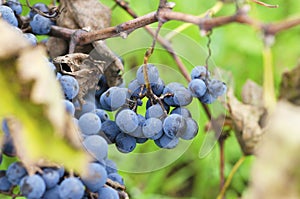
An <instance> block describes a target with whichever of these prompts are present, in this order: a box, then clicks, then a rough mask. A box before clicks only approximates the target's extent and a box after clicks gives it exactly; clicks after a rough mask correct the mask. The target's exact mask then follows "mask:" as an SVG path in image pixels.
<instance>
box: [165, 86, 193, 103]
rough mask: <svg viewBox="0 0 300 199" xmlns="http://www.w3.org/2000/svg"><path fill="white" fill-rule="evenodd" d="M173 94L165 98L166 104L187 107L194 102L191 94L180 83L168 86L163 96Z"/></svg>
mask: <svg viewBox="0 0 300 199" xmlns="http://www.w3.org/2000/svg"><path fill="white" fill-rule="evenodd" d="M167 93H169V94H173V96H168V97H165V98H164V102H165V103H166V104H168V105H169V106H186V105H188V104H190V103H191V102H192V95H191V93H190V92H189V91H188V90H187V89H186V88H185V87H184V86H183V85H182V84H180V83H177V82H172V83H170V84H168V85H167V86H166V87H165V88H164V91H163V94H167Z"/></svg>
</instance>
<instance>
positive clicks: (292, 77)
mask: <svg viewBox="0 0 300 199" xmlns="http://www.w3.org/2000/svg"><path fill="white" fill-rule="evenodd" d="M279 98H280V99H286V100H288V101H290V102H291V103H294V104H295V105H298V106H299V105H300V64H299V65H298V66H297V67H296V68H294V69H293V70H291V71H287V72H285V73H283V75H282V82H281V85H280V97H279Z"/></svg>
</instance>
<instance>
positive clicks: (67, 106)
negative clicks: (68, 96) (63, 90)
mask: <svg viewBox="0 0 300 199" xmlns="http://www.w3.org/2000/svg"><path fill="white" fill-rule="evenodd" d="M63 103H64V105H65V109H66V111H67V112H68V113H69V114H70V115H72V116H74V114H75V107H74V104H73V103H72V102H70V101H69V100H63Z"/></svg>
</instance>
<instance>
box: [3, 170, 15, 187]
mask: <svg viewBox="0 0 300 199" xmlns="http://www.w3.org/2000/svg"><path fill="white" fill-rule="evenodd" d="M11 187H12V184H11V183H10V182H9V180H8V178H7V176H6V171H3V170H1V171H0V191H9V190H10V188H11Z"/></svg>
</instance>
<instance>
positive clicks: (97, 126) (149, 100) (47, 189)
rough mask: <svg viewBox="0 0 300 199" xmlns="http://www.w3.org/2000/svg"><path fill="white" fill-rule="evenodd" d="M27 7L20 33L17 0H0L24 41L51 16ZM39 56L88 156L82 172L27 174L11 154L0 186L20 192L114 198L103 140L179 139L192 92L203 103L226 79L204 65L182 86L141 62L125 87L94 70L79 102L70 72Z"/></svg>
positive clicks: (10, 151)
mask: <svg viewBox="0 0 300 199" xmlns="http://www.w3.org/2000/svg"><path fill="white" fill-rule="evenodd" d="M33 8H34V9H31V11H30V12H29V13H28V15H27V16H26V18H27V19H28V24H29V26H28V27H29V29H28V30H29V31H31V32H32V33H34V34H32V33H28V32H27V33H23V31H24V29H23V31H22V30H21V29H20V27H23V26H24V24H22V23H23V22H24V21H23V20H20V15H21V13H22V5H21V4H20V2H19V1H18V0H9V1H6V3H5V4H3V5H0V17H1V18H3V19H4V20H5V21H7V22H8V23H9V24H11V25H12V26H14V27H15V29H16V30H17V31H19V32H20V34H23V36H24V37H25V38H26V39H27V40H28V41H29V42H30V43H31V44H32V45H37V38H36V36H35V35H42V34H48V33H49V32H50V29H51V26H52V25H53V24H54V23H55V22H54V21H52V20H51V18H49V17H45V15H47V14H48V13H50V11H49V8H48V7H47V5H45V4H43V3H37V4H34V5H33ZM35 10H39V11H40V12H36V11H35ZM39 13H44V15H41V14H39ZM28 24H27V25H28ZM25 31H27V30H25ZM45 61H46V62H47V63H48V65H49V67H50V68H51V70H52V71H53V72H54V73H56V79H57V81H59V83H60V85H61V90H62V92H63V93H64V96H65V99H64V100H63V101H62V103H63V104H64V107H65V110H66V112H68V113H69V114H70V115H71V116H73V121H74V123H75V125H76V126H77V127H78V129H79V132H80V134H79V135H78V136H79V137H80V138H81V140H82V147H83V148H84V149H85V150H86V151H87V152H88V153H89V154H91V155H92V156H93V158H94V159H93V161H92V162H90V163H89V165H88V168H87V170H88V171H87V173H88V174H87V175H86V176H80V175H79V174H74V173H73V172H70V171H66V170H65V169H64V167H63V166H60V167H41V170H39V171H38V172H36V173H35V174H33V175H29V174H28V172H27V170H26V168H25V167H24V165H23V164H22V162H19V161H17V162H14V163H12V164H11V165H10V166H9V167H8V168H7V170H1V171H0V192H2V193H3V192H7V193H11V190H13V189H14V187H19V190H20V194H21V195H22V196H25V197H27V198H28V199H39V198H42V199H54V198H55V199H65V198H72V199H88V198H98V199H118V198H119V195H118V190H117V189H114V188H112V187H110V186H107V185H106V182H107V181H108V180H111V181H113V182H115V183H117V184H118V185H120V186H124V181H123V178H122V177H121V176H120V175H119V174H118V171H117V168H116V164H115V163H114V162H113V161H112V160H110V159H108V144H115V145H116V148H117V149H118V150H119V151H120V152H122V153H129V152H131V151H133V150H134V149H135V147H136V145H137V144H142V143H145V142H147V141H149V140H153V142H154V143H155V145H157V146H158V147H160V148H165V149H172V148H174V147H176V146H177V145H178V143H179V140H180V139H184V140H191V139H193V138H194V137H195V136H196V135H197V133H198V128H199V127H198V124H197V122H196V121H195V120H194V119H193V118H192V115H191V113H190V111H189V110H188V109H187V108H186V106H187V105H189V104H190V103H191V102H192V100H193V97H196V98H198V99H199V100H200V101H201V102H202V103H205V104H209V103H213V102H214V101H215V100H216V99H217V98H218V97H219V96H221V95H223V94H224V93H225V91H226V85H225V84H224V83H223V82H221V81H219V80H216V79H211V77H210V73H209V71H207V69H206V68H205V67H204V66H197V67H195V68H194V69H193V70H192V72H191V78H192V81H191V82H190V83H189V85H188V88H186V87H185V86H184V85H182V84H180V83H177V82H171V83H169V84H165V83H164V81H163V80H162V79H161V78H160V76H159V72H158V69H157V68H156V66H155V65H153V64H146V65H142V66H140V67H139V68H138V70H137V72H136V78H135V79H134V80H132V81H131V82H130V83H129V84H128V87H127V88H124V87H122V86H114V87H109V86H108V84H107V81H106V77H105V76H104V75H101V76H100V77H99V81H98V87H97V89H96V92H94V91H90V92H89V93H88V94H87V95H86V96H85V98H84V103H82V102H81V101H80V100H78V99H77V96H78V94H79V92H80V85H79V83H78V81H77V79H76V77H74V76H71V75H66V74H62V73H60V72H57V70H56V67H55V66H54V64H53V63H52V62H50V61H48V60H47V59H46V58H45ZM144 70H146V71H144ZM138 109H145V111H144V112H145V114H144V115H141V114H138ZM106 111H109V112H114V111H115V117H114V119H110V117H109V115H108V113H107V112H106ZM2 131H3V132H4V136H3V137H4V139H3V145H2V150H1V154H0V164H1V161H2V154H4V155H5V156H9V157H15V156H17V152H16V149H15V146H14V143H13V139H12V136H11V134H10V130H9V127H8V125H7V121H6V120H5V119H4V120H3V121H2Z"/></svg>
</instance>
